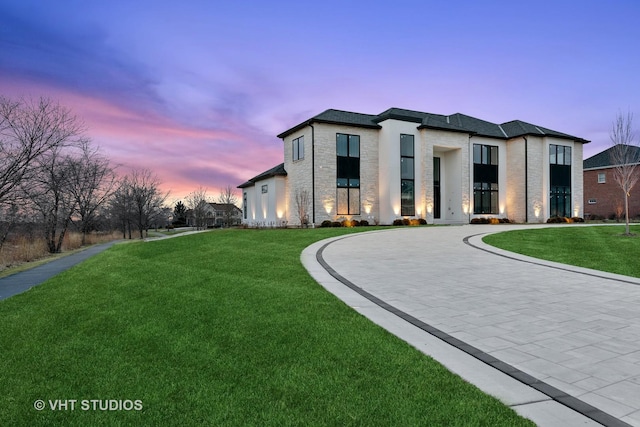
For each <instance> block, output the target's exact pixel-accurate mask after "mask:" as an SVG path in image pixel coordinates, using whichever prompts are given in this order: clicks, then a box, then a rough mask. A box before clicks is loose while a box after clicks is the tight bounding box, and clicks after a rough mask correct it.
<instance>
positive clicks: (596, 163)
mask: <svg viewBox="0 0 640 427" xmlns="http://www.w3.org/2000/svg"><path fill="white" fill-rule="evenodd" d="M613 150H614V147H609V148H607V149H606V150H604V151H601V152H599V153H598V154H595V155H593V156H591V157H589V158H588V159H585V160H584V161H583V162H582V169H584V170H586V169H601V168H608V167H611V166H616V165H614V163H613V162H612V161H611V152H612V151H613ZM629 150H630V151H629V158H630V159H632V160H633V159H635V160H636V161H635V162H633V161H632V162H631V163H638V162H640V147H637V146H635V145H630V146H629Z"/></svg>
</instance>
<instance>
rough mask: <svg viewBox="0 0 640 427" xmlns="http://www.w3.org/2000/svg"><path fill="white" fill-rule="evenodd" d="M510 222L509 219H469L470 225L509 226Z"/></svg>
mask: <svg viewBox="0 0 640 427" xmlns="http://www.w3.org/2000/svg"><path fill="white" fill-rule="evenodd" d="M510 223H511V220H509V218H494V217H490V218H486V217H484V218H473V219H471V224H510Z"/></svg>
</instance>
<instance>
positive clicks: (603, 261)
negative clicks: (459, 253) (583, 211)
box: [482, 225, 640, 277]
mask: <svg viewBox="0 0 640 427" xmlns="http://www.w3.org/2000/svg"><path fill="white" fill-rule="evenodd" d="M623 233H624V226H623V225H620V226H618V225H611V226H609V225H607V226H592V227H579V226H575V227H573V226H569V227H551V228H542V229H528V230H514V231H507V232H504V233H498V234H491V235H489V236H485V237H484V238H483V239H482V240H483V241H484V242H485V243H487V244H489V245H493V246H496V247H499V248H502V249H505V250H508V251H511V252H516V253H519V254H523V255H528V256H532V257H536V258H541V259H546V260H549V261H555V262H560V263H563V264H570V265H577V266H580V267H587V268H593V269H596V270H602V271H608V272H610V273H617V274H624V275H626V276H633V277H640V263H639V262H638V257H639V256H640V226H638V225H633V226H631V233H632V234H635V236H624V235H623Z"/></svg>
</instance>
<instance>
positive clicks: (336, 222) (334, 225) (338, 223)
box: [331, 221, 342, 227]
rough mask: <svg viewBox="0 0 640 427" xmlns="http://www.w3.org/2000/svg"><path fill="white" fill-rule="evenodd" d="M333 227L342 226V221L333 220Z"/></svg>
mask: <svg viewBox="0 0 640 427" xmlns="http://www.w3.org/2000/svg"><path fill="white" fill-rule="evenodd" d="M331 226H332V227H342V223H341V222H340V221H333V222H332V223H331Z"/></svg>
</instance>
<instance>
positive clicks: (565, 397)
mask: <svg viewBox="0 0 640 427" xmlns="http://www.w3.org/2000/svg"><path fill="white" fill-rule="evenodd" d="M496 232H499V231H496ZM486 234H491V233H478V234H474V235H470V236H467V237H465V238H464V239H463V242H464V243H465V244H467V245H469V246H471V247H473V248H475V249H479V250H483V251H486V252H489V253H491V254H493V255H498V256H503V257H506V258H510V259H514V260H517V261H522V262H529V263H532V264H537V265H543V266H546V267H550V268H558V269H562V270H566V271H572V272H579V273H581V274H588V275H591V276H596V277H603V278H607V277H606V276H605V275H602V276H600V275H594V274H592V273H589V272H585V271H579V270H578V269H574V268H567V267H566V266H565V265H563V264H558V265H551V264H553V263H547V262H544V263H542V262H536V261H535V259H533V258H529V259H526V258H528V257H524V256H523V257H522V258H518V257H514V256H511V255H508V254H506V253H500V252H497V251H493V250H489V249H487V248H484V247H481V246H479V245H476V244H473V243H471V242H469V240H470V239H471V238H473V237H480V236H483V235H486ZM357 236H358V234H353V235H348V236H343V237H340V238H334V239H331V240H330V241H328V242H326V243H322V242H320V243H321V244H322V246H320V248H319V249H318V250H317V251H316V254H315V257H316V261H317V262H318V263H319V264H320V265H321V266H322V268H323V269H324V270H325V271H326V272H327V273H328V274H330V275H331V276H332V277H333V278H334V279H336V280H337V281H339V282H340V283H342V284H343V285H344V286H346V287H348V288H349V289H351V290H353V291H354V292H356V293H358V294H359V295H360V296H362V297H364V298H366V299H367V300H369V301H371V302H372V303H374V304H375V305H377V306H378V307H380V308H382V309H384V310H386V311H388V312H390V313H392V314H394V315H395V316H397V317H399V318H401V319H402V320H404V321H406V322H407V323H409V324H411V325H414V326H415V327H417V328H419V329H420V330H422V331H424V332H426V333H428V334H430V335H432V336H434V337H436V338H438V339H440V340H442V341H444V342H445V343H447V344H449V345H451V346H453V347H454V348H456V349H458V350H460V351H462V352H464V353H466V354H468V355H470V356H472V357H474V358H475V359H477V360H479V361H481V362H483V363H485V364H487V365H489V366H491V367H492V368H494V369H496V370H498V371H499V372H501V373H503V374H506V375H508V376H509V377H511V378H513V379H515V380H517V381H519V382H521V383H522V384H524V385H526V386H529V387H531V388H533V389H535V390H537V391H539V392H541V393H543V394H544V395H546V396H548V397H549V398H550V399H551V400H553V401H555V402H558V403H559V404H561V405H563V406H566V407H568V408H570V409H572V410H574V411H576V412H578V413H580V414H582V415H584V416H585V417H588V418H589V419H591V420H593V421H596V422H598V423H600V424H602V425H605V426H612V427H618V426H630V425H629V424H627V423H625V422H624V421H622V420H620V419H618V418H616V417H614V416H612V415H610V414H607V413H606V412H604V411H602V410H600V409H598V408H596V407H594V406H592V405H589V404H588V403H586V402H584V401H582V400H580V399H578V398H576V397H573V396H570V395H569V394H567V393H565V392H564V391H562V390H559V389H557V388H556V387H553V386H551V385H549V384H547V383H545V382H544V381H541V380H539V379H537V378H535V377H533V376H531V375H529V374H527V373H525V372H523V371H521V370H519V369H517V368H515V367H514V366H512V365H510V364H508V363H505V362H503V361H501V360H498V359H496V358H495V357H493V356H491V355H489V354H487V353H485V352H484V351H482V350H480V349H478V348H476V347H474V346H472V345H469V344H467V343H465V342H464V341H462V340H460V339H457V338H455V337H453V336H451V335H449V334H447V333H445V332H443V331H441V330H440V329H438V328H436V327H434V326H432V325H429V324H427V323H425V322H423V321H421V320H419V319H417V318H415V317H414V316H411V315H409V314H408V313H406V312H404V311H402V310H400V309H398V308H396V307H394V306H393V305H391V304H389V303H387V302H385V301H384V300H382V299H380V298H378V297H376V296H375V295H373V294H371V293H369V292H367V291H366V290H364V289H363V288H361V287H359V286H357V285H356V284H354V283H353V282H351V281H349V280H348V279H346V278H345V277H343V276H342V275H340V273H338V272H337V271H336V270H335V269H333V268H332V267H331V266H330V265H329V264H328V263H327V262H326V260H325V259H324V257H323V252H324V250H325V249H326V248H327V247H328V246H329V245H331V244H333V243H335V242H337V241H340V240H344V239H348V238H354V237H357ZM505 252H506V251H505ZM509 254H510V253H509ZM616 279H617V280H620V279H619V278H616ZM625 282H627V283H631V284H634V285H637V284H638V283H637V282H631V281H628V280H626V281H625Z"/></svg>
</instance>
